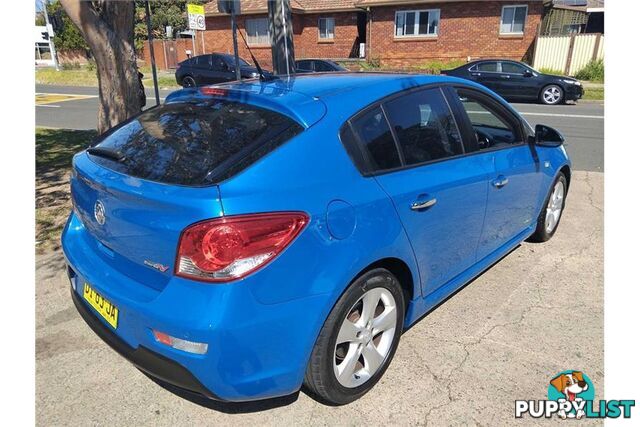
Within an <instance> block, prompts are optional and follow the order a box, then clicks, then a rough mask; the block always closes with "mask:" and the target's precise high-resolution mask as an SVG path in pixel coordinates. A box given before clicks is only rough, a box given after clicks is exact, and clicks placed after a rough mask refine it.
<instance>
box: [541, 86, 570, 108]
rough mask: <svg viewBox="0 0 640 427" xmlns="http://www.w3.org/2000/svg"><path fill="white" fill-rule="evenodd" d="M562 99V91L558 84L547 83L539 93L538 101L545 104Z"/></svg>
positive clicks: (556, 102) (552, 103) (553, 103)
mask: <svg viewBox="0 0 640 427" xmlns="http://www.w3.org/2000/svg"><path fill="white" fill-rule="evenodd" d="M563 99H564V91H563V90H562V88H561V87H560V86H558V85H548V86H545V87H544V88H543V89H542V92H541V93H540V101H541V102H542V103H543V104H547V105H556V104H559V103H561V102H562V100H563Z"/></svg>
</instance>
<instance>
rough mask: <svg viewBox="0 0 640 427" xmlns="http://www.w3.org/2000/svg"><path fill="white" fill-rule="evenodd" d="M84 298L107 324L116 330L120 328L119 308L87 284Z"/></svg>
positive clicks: (83, 293) (83, 292) (83, 294)
mask: <svg viewBox="0 0 640 427" xmlns="http://www.w3.org/2000/svg"><path fill="white" fill-rule="evenodd" d="M82 296H83V297H84V299H85V300H86V301H87V302H88V303H89V304H90V305H91V307H93V308H95V310H96V311H97V312H98V314H99V315H100V316H102V317H103V318H104V320H106V321H107V323H109V324H110V325H111V326H113V327H114V328H117V327H118V307H116V306H115V305H113V304H112V303H111V302H110V301H109V300H107V299H106V298H105V297H103V296H102V295H100V294H99V293H98V292H96V290H95V289H93V288H92V287H91V286H89V285H88V284H87V283H85V284H84V289H83V291H82Z"/></svg>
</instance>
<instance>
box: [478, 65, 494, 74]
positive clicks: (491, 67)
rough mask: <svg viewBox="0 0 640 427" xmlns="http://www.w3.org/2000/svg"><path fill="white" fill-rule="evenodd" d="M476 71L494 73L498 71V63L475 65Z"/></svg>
mask: <svg viewBox="0 0 640 427" xmlns="http://www.w3.org/2000/svg"><path fill="white" fill-rule="evenodd" d="M477 67H478V71H489V72H492V73H495V72H497V71H498V63H497V62H481V63H480V64H478V65H477Z"/></svg>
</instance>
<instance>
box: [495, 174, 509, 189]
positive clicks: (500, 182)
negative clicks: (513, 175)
mask: <svg viewBox="0 0 640 427" xmlns="http://www.w3.org/2000/svg"><path fill="white" fill-rule="evenodd" d="M508 183H509V178H507V177H505V176H502V175H500V176H499V177H498V178H496V179H494V180H493V181H491V184H493V186H494V187H496V188H498V189H500V188H502V187H504V186H505V185H507V184H508Z"/></svg>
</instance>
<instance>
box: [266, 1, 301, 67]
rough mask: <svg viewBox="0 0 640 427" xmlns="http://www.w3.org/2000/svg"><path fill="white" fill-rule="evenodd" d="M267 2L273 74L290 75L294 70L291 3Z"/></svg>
mask: <svg viewBox="0 0 640 427" xmlns="http://www.w3.org/2000/svg"><path fill="white" fill-rule="evenodd" d="M267 4H268V7H269V30H270V32H271V60H272V61H273V71H274V73H275V74H279V75H285V74H286V75H287V76H290V75H292V74H295V72H296V70H295V55H294V52H293V27H292V25H291V3H290V1H289V0H272V1H269V2H267Z"/></svg>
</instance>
